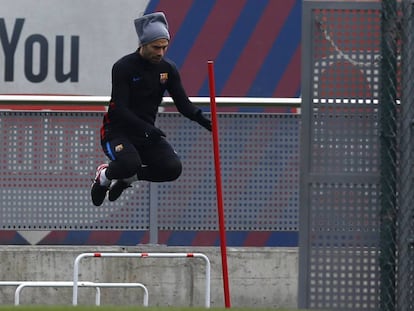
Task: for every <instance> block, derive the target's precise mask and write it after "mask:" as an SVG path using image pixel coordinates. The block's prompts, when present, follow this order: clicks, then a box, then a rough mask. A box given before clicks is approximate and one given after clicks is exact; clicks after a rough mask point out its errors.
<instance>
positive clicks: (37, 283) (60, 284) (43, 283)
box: [14, 281, 101, 306]
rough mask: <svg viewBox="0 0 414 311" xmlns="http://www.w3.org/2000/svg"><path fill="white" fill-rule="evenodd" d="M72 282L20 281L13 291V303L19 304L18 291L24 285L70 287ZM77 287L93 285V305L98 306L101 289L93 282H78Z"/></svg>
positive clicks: (24, 286)
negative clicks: (94, 292)
mask: <svg viewBox="0 0 414 311" xmlns="http://www.w3.org/2000/svg"><path fill="white" fill-rule="evenodd" d="M72 286H73V282H65V281H27V282H21V283H20V284H19V285H18V286H17V288H16V291H15V292H14V305H15V306H18V305H19V304H20V293H21V291H22V290H23V288H26V287H72ZM79 287H95V289H96V294H95V305H97V306H99V305H100V304H101V290H100V288H99V287H98V286H97V285H96V284H94V283H93V282H80V283H79Z"/></svg>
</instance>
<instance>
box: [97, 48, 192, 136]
mask: <svg viewBox="0 0 414 311" xmlns="http://www.w3.org/2000/svg"><path fill="white" fill-rule="evenodd" d="M166 91H168V93H169V95H170V96H171V97H172V99H173V100H174V103H175V106H176V107H177V109H178V111H179V112H180V113H182V114H183V115H184V116H186V117H187V118H189V119H191V120H194V118H195V117H196V114H197V113H199V112H200V109H199V108H198V107H196V106H195V105H193V104H192V103H191V102H190V100H189V99H188V96H187V94H186V92H185V90H184V88H183V86H182V83H181V78H180V74H179V72H178V70H177V67H176V65H175V64H174V63H173V62H172V61H170V60H168V59H166V58H164V59H163V60H162V61H161V62H160V63H157V64H154V63H151V62H149V61H147V60H145V59H144V58H142V56H141V55H140V54H139V53H138V52H134V53H132V54H129V55H126V56H124V57H122V58H121V59H120V60H118V61H117V62H116V63H115V64H114V66H113V67H112V93H111V100H110V103H109V107H108V111H107V113H106V114H105V116H104V120H103V125H102V128H101V139H102V140H108V139H111V136H113V135H116V133H120V134H123V135H126V136H135V137H141V136H142V137H144V135H145V132H146V131H148V130H149V129H150V128H151V127H153V126H154V123H155V120H156V116H157V112H158V107H159V105H160V104H161V102H162V98H163V96H164V94H165V92H166Z"/></svg>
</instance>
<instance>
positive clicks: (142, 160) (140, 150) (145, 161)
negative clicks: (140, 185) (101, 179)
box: [101, 136, 182, 182]
mask: <svg viewBox="0 0 414 311" xmlns="http://www.w3.org/2000/svg"><path fill="white" fill-rule="evenodd" d="M101 144H102V149H103V151H104V153H105V154H106V156H107V157H108V158H109V159H110V160H111V162H110V163H109V167H108V169H107V171H106V176H107V177H108V178H109V179H123V178H129V177H132V176H133V175H135V174H137V176H138V179H139V180H147V181H155V182H163V181H173V180H175V179H177V178H178V177H179V176H180V175H181V171H182V165H181V161H180V159H179V157H178V155H177V153H176V152H175V151H174V149H173V148H172V146H171V145H170V144H169V143H168V142H167V141H166V140H165V138H163V137H160V139H159V140H157V141H147V140H143V139H142V138H140V139H136V140H135V141H134V139H133V138H129V137H126V136H117V137H116V138H114V139H112V140H109V141H102V142H101Z"/></svg>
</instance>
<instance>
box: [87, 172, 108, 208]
mask: <svg viewBox="0 0 414 311" xmlns="http://www.w3.org/2000/svg"><path fill="white" fill-rule="evenodd" d="M106 168H108V164H101V165H99V166H98V168H97V169H96V176H95V179H94V180H93V183H92V187H91V198H92V203H93V205H95V206H101V205H102V203H103V201H104V200H105V197H106V192H107V191H108V188H109V187H108V186H102V185H101V182H100V176H101V173H102V170H104V169H106Z"/></svg>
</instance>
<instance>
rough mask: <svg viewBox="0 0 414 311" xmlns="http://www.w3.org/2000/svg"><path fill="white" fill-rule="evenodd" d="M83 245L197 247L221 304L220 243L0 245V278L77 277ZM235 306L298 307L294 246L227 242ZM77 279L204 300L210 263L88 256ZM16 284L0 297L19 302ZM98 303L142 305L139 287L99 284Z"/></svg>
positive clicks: (154, 300)
mask: <svg viewBox="0 0 414 311" xmlns="http://www.w3.org/2000/svg"><path fill="white" fill-rule="evenodd" d="M84 252H199V253H203V254H205V255H207V256H208V257H209V259H210V262H211V306H212V307H214V306H217V307H222V306H224V298H223V283H222V270H221V254H220V248H217V247H197V248H181V247H165V246H137V247H128V248H122V247H72V246H67V247H65V246H56V247H42V246H27V247H18V246H0V262H1V268H0V281H52V280H54V281H72V280H73V263H74V260H75V258H76V256H77V255H79V254H81V253H84ZM227 252H228V269H229V279H230V292H231V302H232V306H235V307H237V306H240V307H241V306H243V307H273V308H275V307H286V308H296V306H297V287H298V250H297V248H253V247H249V248H228V251H227ZM79 272H80V273H79V280H83V281H99V282H141V283H143V284H145V285H146V286H147V288H148V291H149V305H150V306H155V305H161V306H203V305H204V289H205V286H204V280H205V264H204V262H203V260H202V259H198V258H192V259H184V258H174V259H171V258H170V259H161V258H85V259H82V261H81V263H80V271H79ZM14 290H15V287H0V304H2V305H5V304H13V303H14ZM101 295H102V296H101V305H106V304H120V305H133V304H136V305H141V304H142V298H143V292H142V290H140V289H112V288H111V289H102V290H101ZM94 296H95V290H94V289H91V288H79V300H78V304H79V305H86V304H88V305H92V304H94V301H95V300H94ZM71 303H72V288H25V289H23V291H22V293H21V297H20V304H59V305H66V304H68V305H70V304H71Z"/></svg>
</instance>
